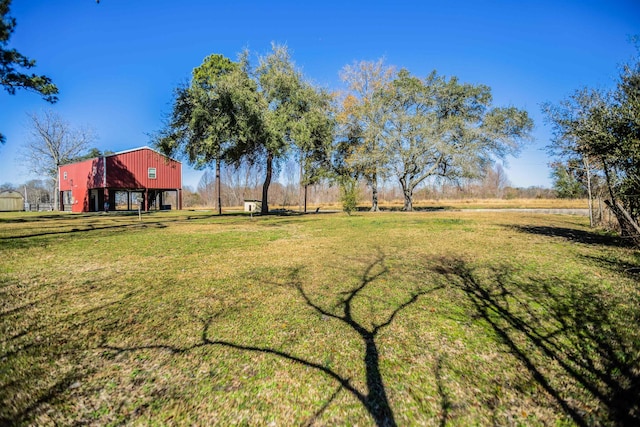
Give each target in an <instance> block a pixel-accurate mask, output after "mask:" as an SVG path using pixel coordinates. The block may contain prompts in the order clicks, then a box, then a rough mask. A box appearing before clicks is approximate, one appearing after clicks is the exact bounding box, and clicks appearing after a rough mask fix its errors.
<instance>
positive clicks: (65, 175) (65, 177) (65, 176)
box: [62, 172, 67, 180]
mask: <svg viewBox="0 0 640 427" xmlns="http://www.w3.org/2000/svg"><path fill="white" fill-rule="evenodd" d="M63 175H64V177H63V178H62V179H65V180H66V179H67V173H66V172H65V173H64V174H63Z"/></svg>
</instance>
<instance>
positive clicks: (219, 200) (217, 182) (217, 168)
mask: <svg viewBox="0 0 640 427" xmlns="http://www.w3.org/2000/svg"><path fill="white" fill-rule="evenodd" d="M221 188H222V187H221V185H220V159H216V190H217V191H218V215H222V195H221V194H220V193H221V191H220V190H221Z"/></svg>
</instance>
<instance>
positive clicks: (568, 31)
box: [0, 0, 640, 187]
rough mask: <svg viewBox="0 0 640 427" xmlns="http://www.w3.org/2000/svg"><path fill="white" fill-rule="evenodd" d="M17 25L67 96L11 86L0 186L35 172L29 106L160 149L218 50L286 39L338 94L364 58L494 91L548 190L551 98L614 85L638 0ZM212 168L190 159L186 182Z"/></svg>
mask: <svg viewBox="0 0 640 427" xmlns="http://www.w3.org/2000/svg"><path fill="white" fill-rule="evenodd" d="M11 16H13V17H14V18H16V20H17V23H18V25H17V27H16V31H15V32H14V34H13V36H12V38H11V40H10V44H9V47H13V48H16V49H18V51H19V52H21V53H23V54H24V55H26V56H28V57H30V58H33V59H36V60H37V67H36V69H35V72H36V73H38V74H45V75H47V76H49V77H51V78H52V79H53V81H54V82H55V83H56V85H57V86H58V88H59V89H60V101H59V102H58V103H57V104H55V105H49V104H47V103H46V102H44V101H43V100H41V98H40V97H39V96H37V95H36V94H31V93H27V92H19V93H18V94H17V95H14V96H10V95H8V94H6V93H5V92H2V93H0V132H2V133H3V134H4V135H5V136H6V137H7V143H6V144H5V145H4V146H0V183H4V182H12V183H15V184H19V183H22V182H24V181H26V180H28V179H30V178H31V177H32V176H30V175H29V174H28V172H27V170H26V168H25V167H23V166H22V165H21V164H20V162H19V160H18V158H19V151H20V148H21V146H22V145H23V143H24V140H25V138H26V134H27V125H28V120H27V117H26V113H32V112H39V111H42V110H43V109H47V108H52V109H54V110H55V111H57V112H58V113H60V114H61V115H62V116H63V117H64V118H65V119H67V120H68V121H69V122H70V123H72V124H73V125H76V126H81V125H83V126H89V127H92V128H93V129H94V130H95V131H96V133H97V134H98V136H99V139H98V140H97V141H96V143H95V144H94V145H95V146H96V147H98V148H100V149H101V150H113V151H120V150H126V149H129V148H134V147H138V146H142V145H148V144H149V137H148V134H150V133H152V132H154V131H156V130H158V129H159V128H160V127H161V125H162V118H163V115H164V114H166V113H167V112H168V111H169V110H170V105H171V100H172V90H173V88H174V87H176V86H177V85H178V84H180V83H182V82H185V81H186V80H187V79H188V78H189V77H190V73H191V70H192V69H193V68H194V67H196V66H198V65H199V64H200V63H201V62H202V60H203V58H204V57H206V56H207V55H209V54H211V53H221V54H223V55H226V56H228V57H230V58H235V57H236V55H237V53H238V52H240V51H241V50H242V49H244V48H249V49H250V50H252V51H253V52H256V53H258V54H264V53H267V52H268V50H269V49H270V45H271V42H272V41H273V42H277V43H283V44H287V45H288V47H289V48H290V50H291V51H292V52H293V58H294V60H295V62H296V63H297V65H298V66H299V67H300V68H302V70H303V72H304V74H305V75H306V77H307V78H309V79H310V80H312V81H314V82H315V83H317V84H319V85H321V86H324V87H327V88H329V89H340V88H342V84H341V82H340V80H339V77H338V73H339V71H340V69H341V68H342V67H344V66H345V65H346V64H350V63H352V62H353V61H356V60H358V61H359V60H376V59H378V58H380V57H385V58H386V62H387V63H388V64H392V65H396V66H397V67H405V68H407V69H409V70H410V71H411V72H412V73H413V74H415V75H420V76H426V75H427V74H428V73H429V72H431V71H432V70H434V69H435V70H437V71H438V73H440V74H444V75H448V76H450V75H456V76H458V77H459V78H460V79H461V80H462V81H465V82H470V83H482V84H486V85H488V86H490V87H491V88H492V91H493V95H494V103H495V105H503V106H505V105H514V106H516V107H519V108H524V109H526V110H527V111H528V112H529V113H530V114H531V116H532V117H533V119H534V121H535V126H536V127H535V131H534V134H533V136H534V138H535V140H534V141H533V142H532V143H530V144H528V146H527V147H526V148H525V149H524V150H523V151H522V153H521V155H520V156H519V158H516V159H509V161H508V165H507V174H508V176H509V178H510V180H511V182H512V183H513V184H514V185H516V186H521V187H527V186H532V185H541V186H550V185H551V183H550V180H549V170H548V168H547V163H548V161H549V160H548V159H547V157H546V154H545V153H544V150H543V147H544V146H545V145H546V144H547V143H548V140H549V136H550V130H549V127H548V126H547V125H546V124H545V123H544V117H543V115H542V114H541V113H540V104H541V103H543V102H545V101H550V102H554V103H555V102H558V101H559V100H561V99H563V98H566V97H567V96H568V95H570V94H571V93H572V92H573V91H574V90H576V89H578V88H581V87H584V86H589V87H594V88H608V87H611V86H612V84H613V81H614V80H615V78H616V76H617V73H618V67H619V65H620V64H621V63H623V62H625V61H628V60H629V59H630V58H631V57H632V55H633V54H634V53H635V48H634V47H633V45H632V44H631V43H629V42H628V38H629V36H632V35H634V34H640V1H638V0H609V1H589V0H586V1H585V0H583V1H563V0H555V1H546V0H540V1H527V0H520V1H516V0H512V1H507V0H475V1H473V0H468V1H451V2H443V1H437V2H436V1H429V0H423V1H413V0H396V1H375V0H368V1H363V0H357V1H349V0H342V1H334V0H325V1H322V2H313V1H307V2H305V1H299V0H298V1H289V0H286V1H285V0H272V1H269V2H266V1H262V2H261V1H246V0H235V1H226V2H218V1H205V0H195V1H192V0H183V1H175V0H166V1H165V0H153V1H151V0H135V1H130V0H102V1H101V2H100V4H96V3H95V1H93V0H56V1H55V2H54V1H51V0H14V1H13V3H12V6H11ZM201 174H202V172H201V171H193V170H191V169H190V168H188V167H185V172H184V184H186V185H192V186H195V185H197V182H198V180H199V177H200V175H201Z"/></svg>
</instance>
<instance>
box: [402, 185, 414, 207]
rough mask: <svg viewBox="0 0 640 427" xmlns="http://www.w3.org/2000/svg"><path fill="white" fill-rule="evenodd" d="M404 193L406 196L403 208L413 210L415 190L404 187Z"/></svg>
mask: <svg viewBox="0 0 640 427" xmlns="http://www.w3.org/2000/svg"><path fill="white" fill-rule="evenodd" d="M402 195H403V196H404V206H403V207H402V210H403V211H405V212H412V211H413V190H412V189H410V188H403V189H402Z"/></svg>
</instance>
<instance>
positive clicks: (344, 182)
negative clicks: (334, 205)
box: [339, 175, 358, 215]
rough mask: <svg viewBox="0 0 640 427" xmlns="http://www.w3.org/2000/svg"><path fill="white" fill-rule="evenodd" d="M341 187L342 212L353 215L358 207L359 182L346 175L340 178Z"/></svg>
mask: <svg viewBox="0 0 640 427" xmlns="http://www.w3.org/2000/svg"><path fill="white" fill-rule="evenodd" d="M339 185H340V202H341V203H342V210H343V211H344V212H346V213H347V215H351V212H353V211H355V210H356V209H357V207H358V180H357V179H355V178H354V177H351V176H347V175H344V176H341V177H340V178H339Z"/></svg>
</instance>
